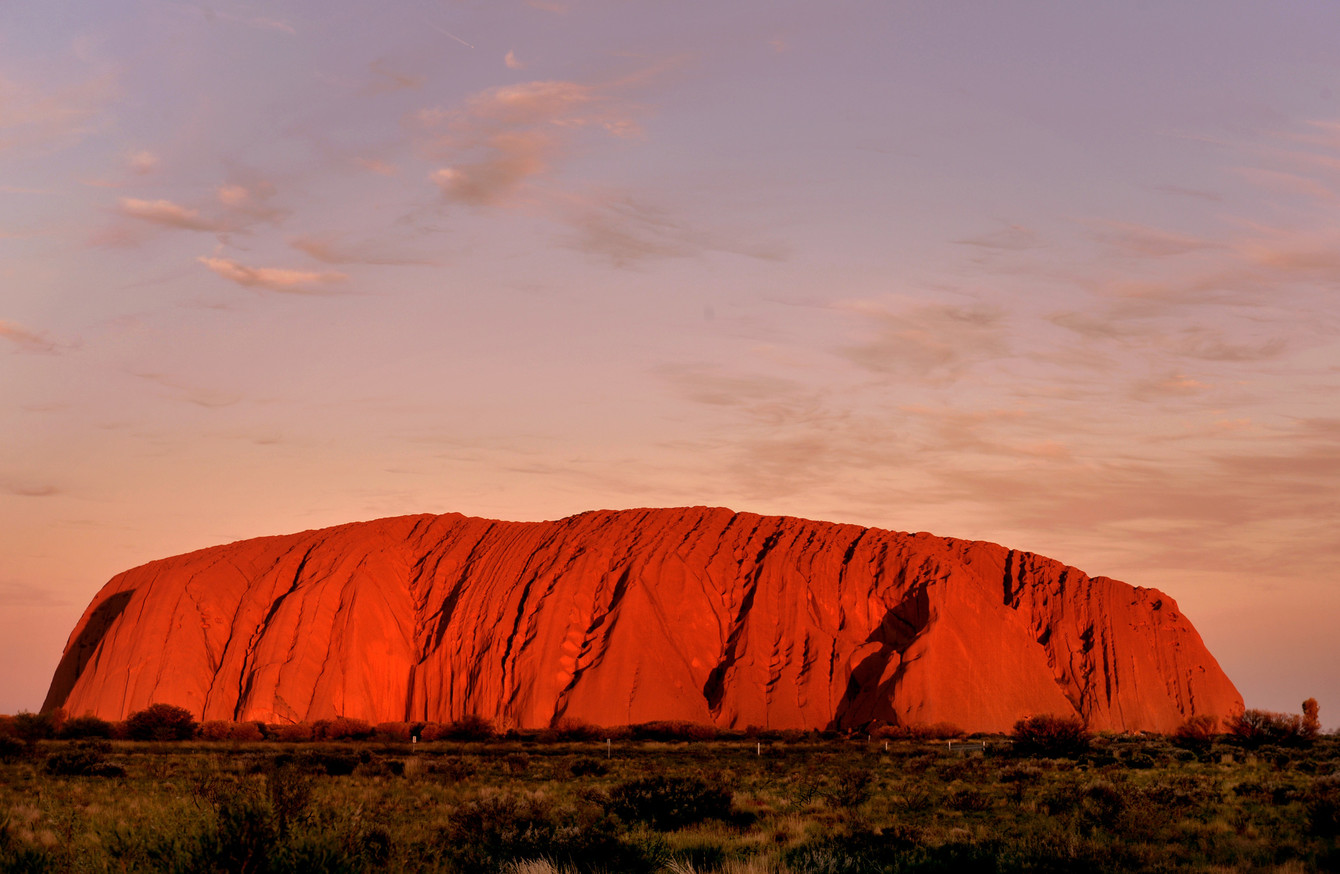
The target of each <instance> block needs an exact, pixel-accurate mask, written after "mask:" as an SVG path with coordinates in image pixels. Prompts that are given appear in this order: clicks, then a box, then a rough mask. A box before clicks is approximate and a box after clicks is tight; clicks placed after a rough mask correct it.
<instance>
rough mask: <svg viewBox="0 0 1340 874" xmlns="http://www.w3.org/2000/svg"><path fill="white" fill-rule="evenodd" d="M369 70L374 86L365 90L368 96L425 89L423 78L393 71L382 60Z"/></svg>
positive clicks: (372, 64)
mask: <svg viewBox="0 0 1340 874" xmlns="http://www.w3.org/2000/svg"><path fill="white" fill-rule="evenodd" d="M368 70H369V71H370V72H371V73H372V84H371V85H369V86H368V87H367V88H366V89H365V90H364V93H365V94H368V95H375V94H387V93H389V92H392V91H405V90H414V89H417V88H422V87H423V83H424V78H423V77H422V76H415V75H412V74H410V73H402V72H400V71H399V70H393V69H391V68H390V67H388V66H387V65H386V62H385V61H382V60H380V59H379V60H376V61H373V62H372V63H371V64H369V65H368Z"/></svg>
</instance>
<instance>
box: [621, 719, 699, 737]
mask: <svg viewBox="0 0 1340 874" xmlns="http://www.w3.org/2000/svg"><path fill="white" fill-rule="evenodd" d="M628 731H629V734H630V736H631V737H632V738H633V739H634V740H656V741H684V740H712V739H713V738H715V737H716V736H717V730H716V728H715V727H714V726H711V725H704V724H702V723H699V722H676V721H670V720H661V721H658V722H642V723H639V724H637V725H630V726H628Z"/></svg>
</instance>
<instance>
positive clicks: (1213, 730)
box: [1172, 715, 1219, 750]
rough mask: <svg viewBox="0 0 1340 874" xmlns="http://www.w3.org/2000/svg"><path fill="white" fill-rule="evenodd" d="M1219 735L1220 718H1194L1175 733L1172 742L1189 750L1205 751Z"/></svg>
mask: <svg viewBox="0 0 1340 874" xmlns="http://www.w3.org/2000/svg"><path fill="white" fill-rule="evenodd" d="M1218 733H1219V718H1218V717H1215V716H1206V715H1201V716H1192V717H1190V718H1189V719H1187V720H1186V721H1185V722H1183V723H1182V724H1181V725H1179V726H1177V728H1176V729H1175V730H1174V731H1173V735H1172V742H1173V743H1175V744H1177V745H1178V746H1179V747H1182V748H1183V749H1188V750H1205V749H1209V748H1210V744H1211V743H1213V742H1214V738H1215V735H1216V734H1218Z"/></svg>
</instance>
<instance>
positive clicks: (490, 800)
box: [438, 794, 648, 872]
mask: <svg viewBox="0 0 1340 874" xmlns="http://www.w3.org/2000/svg"><path fill="white" fill-rule="evenodd" d="M438 845H439V847H440V849H441V851H442V853H443V855H444V856H445V857H446V858H447V860H449V861H450V862H451V863H452V864H453V865H454V866H455V869H456V870H459V871H472V872H473V871H479V872H487V871H498V870H500V869H502V868H503V866H504V865H506V864H507V863H509V862H516V861H519V860H525V859H547V860H550V861H551V862H553V863H555V865H556V866H560V867H561V866H568V865H571V866H575V867H578V868H579V870H583V871H590V870H598V871H599V870H604V871H628V872H635V871H639V870H645V869H646V868H647V867H648V866H647V858H646V855H645V854H644V853H643V852H642V851H641V850H640V848H638V847H637V846H635V845H633V844H631V843H625V842H624V841H622V840H621V839H620V831H619V824H618V822H617V821H615V820H612V819H611V818H610V817H608V816H607V815H605V814H604V813H603V812H602V811H601V810H600V809H599V808H598V807H595V806H593V805H578V806H575V807H558V806H556V805H554V804H552V803H551V802H549V801H547V800H546V799H544V798H541V797H535V796H520V797H518V796H515V795H510V794H509V795H492V796H483V797H477V798H474V799H471V800H470V801H467V802H466V803H465V804H463V805H462V806H461V807H460V808H459V809H458V810H457V811H456V812H455V814H454V815H453V816H452V817H451V820H450V823H449V824H448V825H447V826H446V827H445V828H444V829H442V830H441V831H440V833H439V840H438Z"/></svg>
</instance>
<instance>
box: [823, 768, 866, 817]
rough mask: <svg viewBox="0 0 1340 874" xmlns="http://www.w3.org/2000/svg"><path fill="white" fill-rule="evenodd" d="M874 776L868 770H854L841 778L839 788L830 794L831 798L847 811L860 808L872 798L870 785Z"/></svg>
mask: <svg viewBox="0 0 1340 874" xmlns="http://www.w3.org/2000/svg"><path fill="white" fill-rule="evenodd" d="M874 776H875V775H874V774H871V773H870V771H869V770H868V769H866V768H853V769H852V770H850V771H847V772H846V773H845V774H843V775H842V776H841V778H840V779H839V780H838V785H837V788H836V789H834V790H833V791H832V792H831V793H829V798H830V799H831V800H832V802H833V803H834V804H835V805H837V806H838V807H841V808H843V809H845V810H853V809H855V808H857V807H860V806H861V805H862V804H864V803H865V802H866V801H867V800H868V799H869V798H870V789H871V787H870V784H871V782H872V781H873V780H874Z"/></svg>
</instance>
